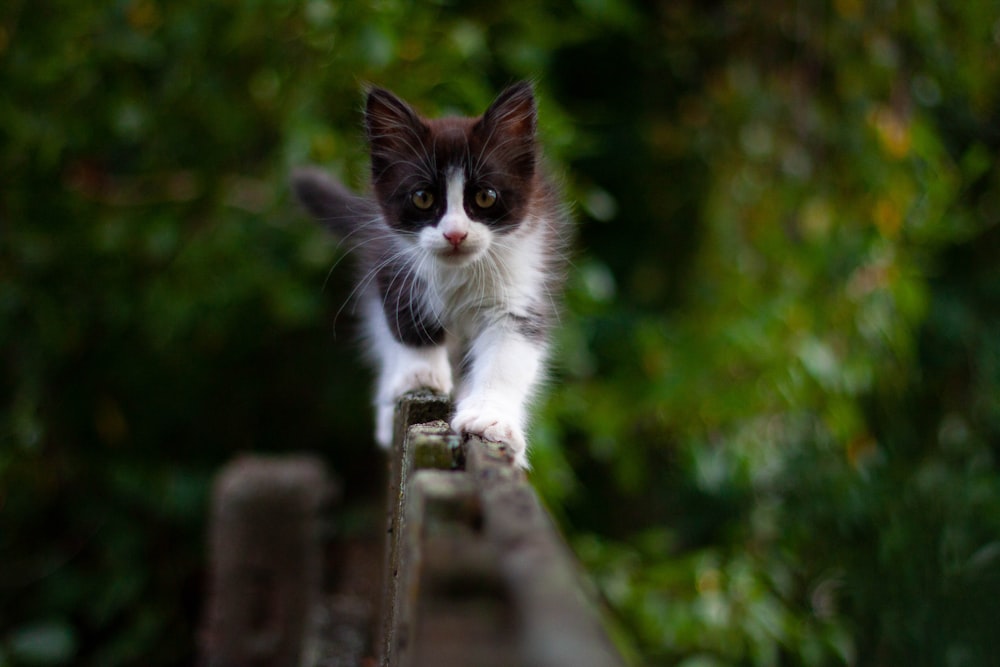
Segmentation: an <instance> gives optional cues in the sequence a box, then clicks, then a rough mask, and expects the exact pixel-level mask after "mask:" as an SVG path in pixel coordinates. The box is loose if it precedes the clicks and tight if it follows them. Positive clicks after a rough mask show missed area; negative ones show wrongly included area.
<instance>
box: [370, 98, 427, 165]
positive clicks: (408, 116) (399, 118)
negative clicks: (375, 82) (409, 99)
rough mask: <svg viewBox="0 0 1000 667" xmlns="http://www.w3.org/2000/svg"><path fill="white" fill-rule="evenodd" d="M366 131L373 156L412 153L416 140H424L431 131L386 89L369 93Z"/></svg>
mask: <svg viewBox="0 0 1000 667" xmlns="http://www.w3.org/2000/svg"><path fill="white" fill-rule="evenodd" d="M365 131H366V132H367V134H368V142H369V144H370V145H371V149H372V153H373V155H374V154H377V153H394V154H399V153H404V154H405V153H407V152H413V150H414V140H419V139H422V138H423V136H424V135H425V134H426V133H427V132H428V128H427V126H426V125H424V123H423V121H421V120H420V116H418V115H417V113H416V112H415V111H414V110H413V109H412V108H410V105H408V104H407V103H406V102H404V101H403V100H401V99H399V98H398V97H396V96H395V95H393V94H392V93H390V92H389V91H388V90H385V89H384V88H378V87H374V86H373V87H371V88H369V89H368V99H367V101H366V102H365Z"/></svg>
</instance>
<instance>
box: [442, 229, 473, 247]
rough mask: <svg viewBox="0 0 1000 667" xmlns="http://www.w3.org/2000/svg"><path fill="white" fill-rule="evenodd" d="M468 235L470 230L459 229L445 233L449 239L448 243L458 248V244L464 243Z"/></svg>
mask: <svg viewBox="0 0 1000 667" xmlns="http://www.w3.org/2000/svg"><path fill="white" fill-rule="evenodd" d="M468 235H469V232H463V231H458V230H455V231H451V232H445V233H444V237H445V238H446V239H448V243H450V244H451V245H452V247H454V248H457V247H458V246H460V245H462V241H464V240H465V237H466V236H468Z"/></svg>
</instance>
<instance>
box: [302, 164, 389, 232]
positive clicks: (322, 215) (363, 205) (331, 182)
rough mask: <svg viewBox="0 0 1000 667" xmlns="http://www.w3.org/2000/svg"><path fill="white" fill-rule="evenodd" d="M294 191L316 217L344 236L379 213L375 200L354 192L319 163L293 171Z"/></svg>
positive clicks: (366, 223) (369, 221)
mask: <svg viewBox="0 0 1000 667" xmlns="http://www.w3.org/2000/svg"><path fill="white" fill-rule="evenodd" d="M292 191H293V192H295V196H296V198H297V199H298V200H299V203H301V204H302V206H303V207H304V208H305V209H306V210H307V211H308V212H309V213H310V214H311V215H312V216H313V217H314V218H316V220H318V221H319V222H320V223H322V224H323V225H324V226H325V227H327V228H328V229H329V230H330V231H332V232H333V233H334V234H336V235H337V236H340V237H341V238H346V237H348V236H350V235H351V234H353V233H354V232H356V231H357V230H358V229H359V228H361V227H364V226H365V225H368V224H369V223H371V222H372V221H373V220H374V219H376V218H377V217H378V215H379V211H378V205H377V204H376V203H375V202H374V201H372V200H371V199H368V198H366V197H362V196H360V195H357V194H355V193H353V192H351V191H350V190H348V189H347V188H346V187H344V185H343V184H342V183H340V182H339V181H337V180H335V179H334V178H332V177H331V176H328V175H327V174H326V173H325V172H323V171H321V170H320V169H317V168H316V167H302V168H299V169H296V170H295V171H294V172H292Z"/></svg>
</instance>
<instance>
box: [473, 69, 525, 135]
mask: <svg viewBox="0 0 1000 667" xmlns="http://www.w3.org/2000/svg"><path fill="white" fill-rule="evenodd" d="M537 122H538V110H537V109H536V107H535V92H534V89H533V87H532V85H531V82H529V81H521V82H519V83H515V84H514V85H512V86H510V87H509V88H507V89H506V90H504V91H503V92H502V93H500V94H499V95H498V96H497V98H496V99H495V100H493V104H491V105H490V108H489V109H487V110H486V113H484V114H483V118H482V120H480V121H479V123H480V125H481V126H482V127H484V128H488V129H490V130H499V131H500V132H501V133H503V134H504V135H505V136H508V137H510V136H513V137H518V138H520V139H524V140H527V141H534V138H535V126H536V124H537Z"/></svg>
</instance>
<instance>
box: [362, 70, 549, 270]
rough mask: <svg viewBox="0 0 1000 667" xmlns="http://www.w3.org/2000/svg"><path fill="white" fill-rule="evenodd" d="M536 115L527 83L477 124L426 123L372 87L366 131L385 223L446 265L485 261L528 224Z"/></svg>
mask: <svg viewBox="0 0 1000 667" xmlns="http://www.w3.org/2000/svg"><path fill="white" fill-rule="evenodd" d="M536 117H537V112H536V108H535V98H534V94H533V92H532V88H531V84H529V83H526V82H522V83H518V84H515V85H513V86H511V87H510V88H507V89H506V90H505V91H504V92H502V93H501V94H500V95H499V96H498V97H497V98H496V100H494V102H493V103H492V104H491V105H490V107H489V108H488V109H487V110H486V112H485V113H484V114H483V115H482V116H480V117H478V118H440V119H426V118H422V117H420V116H419V115H418V114H417V113H416V112H415V111H414V110H413V109H412V108H411V107H410V106H409V105H408V104H407V103H406V102H404V101H403V100H401V99H399V98H398V97H396V96H395V95H393V94H392V93H390V92H388V91H386V90H383V89H380V88H373V89H371V90H370V91H369V93H368V99H367V104H366V106H365V128H366V130H367V133H368V140H369V144H370V147H371V164H372V184H373V186H374V191H375V197H376V199H377V200H378V203H379V206H380V207H381V209H382V213H383V215H384V217H385V220H386V222H387V223H388V224H389V225H390V226H391V227H392V228H394V229H396V230H400V231H402V232H406V234H404V236H405V237H407V238H409V239H411V241H412V242H414V243H415V244H416V245H417V246H419V247H420V248H422V249H423V250H424V251H426V252H427V253H428V254H429V255H431V256H432V257H434V258H435V259H436V260H438V261H440V262H441V263H443V264H445V265H451V266H462V265H464V264H467V263H469V262H472V261H474V260H476V259H478V258H479V257H481V256H483V254H485V253H486V252H487V251H488V249H489V248H490V246H491V245H492V244H493V243H494V242H497V240H498V239H500V238H501V237H503V236H504V235H506V234H510V233H512V232H513V231H514V230H516V229H517V228H518V227H520V226H521V225H522V223H523V222H524V221H525V219H526V217H527V214H528V208H529V202H530V200H531V196H532V192H533V188H534V187H535V169H536V164H535V163H536V146H535V125H536Z"/></svg>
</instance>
